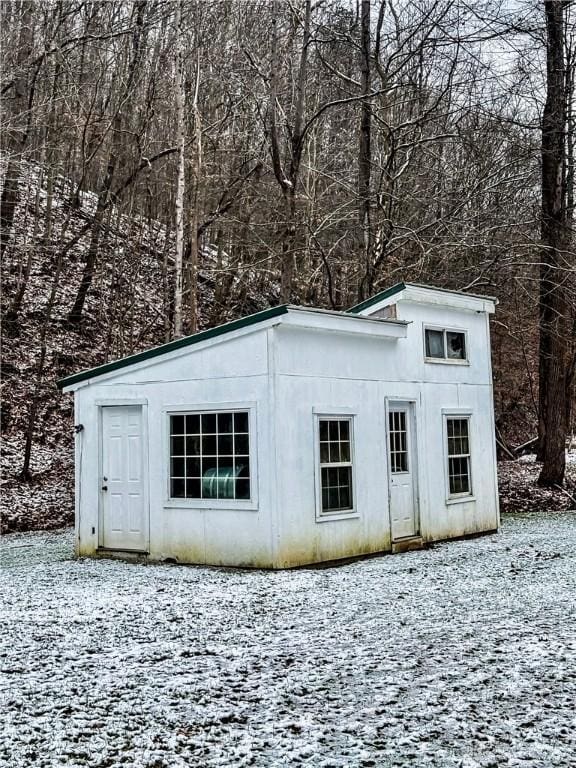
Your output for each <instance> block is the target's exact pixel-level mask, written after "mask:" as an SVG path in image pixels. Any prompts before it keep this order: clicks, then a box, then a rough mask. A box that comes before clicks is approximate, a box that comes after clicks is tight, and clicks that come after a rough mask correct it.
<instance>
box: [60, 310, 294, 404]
mask: <svg viewBox="0 0 576 768" xmlns="http://www.w3.org/2000/svg"><path fill="white" fill-rule="evenodd" d="M287 312H288V305H287V304H281V305H280V306H278V307H270V308H269V309H263V310H262V311H261V312H255V313H254V314H253V315H247V316H246V317H240V318H239V319H238V320H232V321H230V322H229V323H224V324H223V325H218V326H216V328H209V329H208V330H206V331H199V332H198V333H193V334H192V335H191V336H184V337H183V338H181V339H176V340H175V341H169V342H168V343H167V344H162V345H161V346H159V347H153V348H152V349H147V350H146V351H144V352H138V353H137V354H135V355H129V356H128V357H122V358H120V360H113V361H112V362H111V363H104V365H98V366H96V368H89V369H88V370H86V371H80V373H74V374H72V375H71V376H66V377H65V378H64V379H60V380H59V381H57V382H56V384H57V386H58V389H63V388H64V387H69V386H71V385H72V384H78V383H79V382H81V381H86V380H87V379H93V378H94V377H96V376H102V375H103V374H105V373H112V372H113V371H118V370H120V369H121V368H127V367H128V366H130V365H134V364H135V363H142V362H144V361H145V360H152V359H153V358H155V357H160V356H161V355H165V354H167V353H168V352H174V350H176V349H182V348H183V347H190V346H192V345H193V344H199V343H200V342H202V341H208V340H209V339H215V338H217V337H218V336H223V335H224V334H226V333H232V331H239V330H240V329H241V328H248V327H249V326H251V325H257V324H258V323H263V322H264V321H265V320H270V319H271V318H273V317H279V316H280V315H285V314H286V313H287Z"/></svg>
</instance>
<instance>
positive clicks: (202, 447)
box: [170, 411, 251, 499]
mask: <svg viewBox="0 0 576 768" xmlns="http://www.w3.org/2000/svg"><path fill="white" fill-rule="evenodd" d="M250 495H251V491H250V434H249V413H248V411H226V412H224V411H218V412H216V413H178V414H170V497H171V498H173V499H250Z"/></svg>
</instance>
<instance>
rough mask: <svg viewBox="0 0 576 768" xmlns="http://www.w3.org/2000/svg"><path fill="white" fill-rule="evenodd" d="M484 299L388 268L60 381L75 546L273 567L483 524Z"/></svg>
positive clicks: (489, 490) (415, 543)
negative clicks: (69, 440) (345, 299)
mask: <svg viewBox="0 0 576 768" xmlns="http://www.w3.org/2000/svg"><path fill="white" fill-rule="evenodd" d="M495 303H496V302H495V300H494V299H492V298H489V297H484V296H473V295H470V294H464V293H458V292H455V291H447V290H441V289H435V288H430V287H427V286H421V285H416V284H410V283H400V284H398V285H395V286H393V287H392V288H390V289H389V290H387V291H384V292H382V293H379V294H378V295H376V296H374V297H373V298H371V299H369V300H368V301H365V302H363V303H362V304H359V305H357V306H356V307H353V308H352V309H350V310H348V311H347V312H335V311H326V310H319V309H313V308H308V307H296V306H289V305H284V306H279V307H273V308H271V309H268V310H264V311H262V312H259V313H257V314H254V315H251V316H249V317H246V318H242V319H240V320H236V321H233V322H230V323H227V324H225V325H222V326H219V327H217V328H214V329H211V330H207V331H203V332H200V333H197V334H194V335H193V336H189V337H186V338H182V339H178V340H176V341H173V342H171V343H168V344H164V345H163V346H161V347H157V348H154V349H151V350H148V351H145V352H142V353H140V354H136V355H132V356H130V357H126V358H123V359H121V360H118V361H115V362H111V363H107V364H105V365H101V366H99V367H98V368H94V369H91V370H88V371H83V372H80V373H78V374H75V375H72V376H69V377H67V378H65V379H63V380H62V381H60V382H59V386H60V387H61V388H62V389H63V390H64V391H65V392H71V391H73V392H74V396H75V418H76V424H77V437H76V550H77V553H78V554H79V555H99V554H106V555H113V554H117V555H119V556H127V555H133V556H143V557H148V558H150V559H151V560H173V561H176V562H182V563H206V564H212V565H228V566H244V567H262V568H287V567H291V566H297V565H304V564H309V563H317V562H322V561H329V560H335V559H340V558H348V557H352V556H357V555H363V554H369V553H376V552H397V551H403V550H406V549H411V548H416V547H420V546H422V545H423V544H425V543H426V542H430V541H436V540H443V539H449V538H453V537H460V536H466V535H473V534H479V533H482V532H489V531H495V530H497V528H498V525H499V512H498V495H497V478H496V453H495V445H494V416H493V401H492V375H491V361H490V341H489V315H490V314H491V313H492V312H493V311H494V307H495Z"/></svg>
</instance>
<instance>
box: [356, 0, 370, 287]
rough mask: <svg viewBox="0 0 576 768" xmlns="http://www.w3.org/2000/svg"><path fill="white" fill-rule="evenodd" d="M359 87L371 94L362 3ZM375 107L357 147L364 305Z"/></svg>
mask: <svg viewBox="0 0 576 768" xmlns="http://www.w3.org/2000/svg"><path fill="white" fill-rule="evenodd" d="M360 76H361V77H360V84H361V88H362V94H363V95H364V96H366V97H368V95H369V94H370V89H371V82H370V80H371V78H370V0H362V9H361V24H360ZM371 129H372V105H371V104H370V101H369V99H368V98H366V99H364V100H363V101H362V104H361V114H360V127H359V147H358V224H359V228H360V244H361V253H362V257H363V262H364V277H363V279H362V280H361V281H360V286H359V290H358V299H359V301H362V300H363V299H365V298H366V295H367V293H368V291H370V290H371V284H372V283H373V276H372V232H371V226H370V173H371V166H372V154H371Z"/></svg>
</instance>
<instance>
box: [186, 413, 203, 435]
mask: <svg viewBox="0 0 576 768" xmlns="http://www.w3.org/2000/svg"><path fill="white" fill-rule="evenodd" d="M186 432H187V434H189V435H197V434H198V433H199V432H200V416H199V415H198V414H197V413H196V414H191V415H188V416H186Z"/></svg>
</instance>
